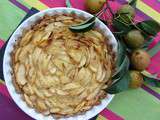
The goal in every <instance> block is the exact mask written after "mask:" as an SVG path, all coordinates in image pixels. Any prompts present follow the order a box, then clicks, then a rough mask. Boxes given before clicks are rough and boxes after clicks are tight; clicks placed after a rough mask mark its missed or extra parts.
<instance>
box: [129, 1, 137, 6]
mask: <svg viewBox="0 0 160 120" xmlns="http://www.w3.org/2000/svg"><path fill="white" fill-rule="evenodd" d="M136 2H137V0H130V1H129V5H131V6H133V7H135V6H136Z"/></svg>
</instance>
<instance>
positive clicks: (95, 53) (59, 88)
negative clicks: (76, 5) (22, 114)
mask: <svg viewBox="0 0 160 120" xmlns="http://www.w3.org/2000/svg"><path fill="white" fill-rule="evenodd" d="M83 21H84V20H83V18H77V17H76V16H74V15H54V16H48V15H45V16H44V17H43V18H41V19H40V20H38V21H37V22H36V23H35V24H34V25H32V27H31V28H30V29H28V30H25V31H24V32H23V34H22V36H21V37H20V38H19V40H18V41H17V44H16V45H15V46H14V51H13V52H12V69H13V75H12V76H13V83H14V86H15V88H16V90H17V92H18V93H20V94H21V96H22V98H23V99H24V101H25V102H26V103H27V105H28V106H29V107H32V108H34V109H35V110H36V111H38V112H40V113H42V114H44V115H50V114H51V115H55V116H56V117H63V116H71V115H75V114H79V113H82V112H85V111H87V110H89V109H90V108H92V107H93V106H94V105H97V104H100V102H101V99H103V98H104V97H106V95H107V94H106V92H105V89H106V88H107V87H108V86H109V84H110V83H111V76H112V73H113V68H114V61H115V60H114V57H113V56H114V55H113V52H112V47H111V46H110V45H109V44H108V38H106V37H104V35H103V34H102V33H101V32H100V31H98V30H96V29H91V30H90V31H88V32H84V33H74V32H72V31H70V30H69V29H68V27H69V26H70V25H75V24H79V23H81V22H83Z"/></svg>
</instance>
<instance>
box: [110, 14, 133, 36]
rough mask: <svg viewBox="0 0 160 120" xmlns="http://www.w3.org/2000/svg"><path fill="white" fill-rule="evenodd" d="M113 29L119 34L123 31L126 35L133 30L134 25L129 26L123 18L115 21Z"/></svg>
mask: <svg viewBox="0 0 160 120" xmlns="http://www.w3.org/2000/svg"><path fill="white" fill-rule="evenodd" d="M113 27H114V28H116V29H117V30H118V31H119V32H121V31H122V32H123V34H126V33H128V32H129V31H130V30H131V29H132V28H133V25H130V24H127V23H125V22H124V21H123V20H122V19H121V17H117V18H115V19H113Z"/></svg>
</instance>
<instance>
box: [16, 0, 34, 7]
mask: <svg viewBox="0 0 160 120" xmlns="http://www.w3.org/2000/svg"><path fill="white" fill-rule="evenodd" d="M17 1H18V2H20V3H21V4H23V5H24V6H26V7H28V8H29V9H31V8H32V7H31V6H30V5H28V4H27V3H26V2H25V1H24V0H17Z"/></svg>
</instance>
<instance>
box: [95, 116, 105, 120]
mask: <svg viewBox="0 0 160 120" xmlns="http://www.w3.org/2000/svg"><path fill="white" fill-rule="evenodd" d="M96 120H108V119H107V118H105V117H103V116H102V115H98V117H97V118H96Z"/></svg>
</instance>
